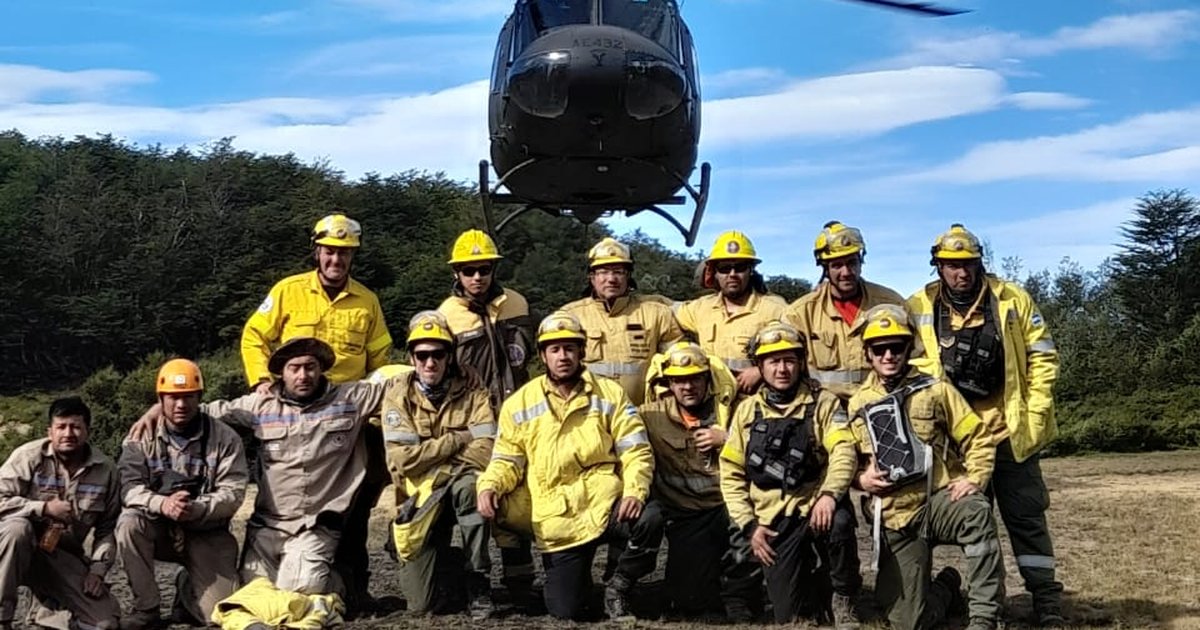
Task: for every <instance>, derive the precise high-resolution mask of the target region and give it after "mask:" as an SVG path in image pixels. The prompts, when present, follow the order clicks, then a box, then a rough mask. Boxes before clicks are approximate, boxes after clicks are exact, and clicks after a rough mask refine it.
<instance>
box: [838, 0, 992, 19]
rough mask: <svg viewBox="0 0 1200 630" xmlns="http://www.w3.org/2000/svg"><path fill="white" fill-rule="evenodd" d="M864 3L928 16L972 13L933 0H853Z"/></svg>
mask: <svg viewBox="0 0 1200 630" xmlns="http://www.w3.org/2000/svg"><path fill="white" fill-rule="evenodd" d="M853 1H854V2H861V3H863V4H873V5H876V6H881V7H887V8H889V9H896V10H898V11H908V12H910V13H917V14H920V15H924V16H926V17H947V16H951V15H960V14H963V13H970V10H969V9H953V8H950V7H941V6H938V5H936V4H933V3H932V2H905V1H904V0H853Z"/></svg>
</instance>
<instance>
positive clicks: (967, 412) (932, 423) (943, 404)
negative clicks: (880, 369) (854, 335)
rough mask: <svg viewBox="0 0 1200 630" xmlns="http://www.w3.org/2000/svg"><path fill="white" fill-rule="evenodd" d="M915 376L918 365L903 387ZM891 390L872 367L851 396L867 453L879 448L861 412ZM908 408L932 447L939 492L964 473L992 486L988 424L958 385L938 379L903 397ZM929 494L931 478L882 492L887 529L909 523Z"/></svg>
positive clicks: (859, 435)
mask: <svg viewBox="0 0 1200 630" xmlns="http://www.w3.org/2000/svg"><path fill="white" fill-rule="evenodd" d="M916 378H919V374H918V373H917V371H916V370H913V371H912V372H911V373H910V374H909V375H908V376H907V377H906V379H905V380H904V382H903V383H901V385H900V386H901V387H903V386H904V385H907V384H908V383H909V382H910V381H911V380H912V379H916ZM887 395H888V391H887V389H886V388H884V386H883V382H882V381H881V380H879V377H878V376H876V375H875V373H874V372H872V373H871V375H870V376H868V377H867V381H866V382H865V383H863V385H862V387H861V388H860V389H859V390H858V392H856V393H855V394H854V396H852V397H851V398H850V406H849V412H850V418H851V421H850V429H851V430H852V431H853V432H854V438H855V441H856V442H857V445H858V450H859V451H860V452H862V453H865V454H868V455H870V454H872V453H873V452H874V448H873V447H872V445H871V436H870V434H869V433H868V431H867V425H866V421H865V420H864V418H863V416H862V413H861V412H862V410H863V408H864V407H866V406H867V405H870V404H871V403H874V402H877V401H879V400H880V399H882V398H883V397H885V396H887ZM904 411H905V413H906V414H907V415H908V421H909V423H910V424H911V425H912V430H913V432H914V433H916V434H917V437H918V438H920V439H921V441H922V442H924V443H925V444H926V445H927V446H928V447H929V448H931V449H933V471H932V473H931V474H932V475H933V489H934V491H935V492H936V491H938V490H941V489H942V488H945V487H946V486H948V485H950V482H951V481H953V480H955V479H958V478H959V477H963V476H965V477H967V478H968V479H970V480H971V481H972V482H974V483H975V485H977V486H979V487H980V488H984V487H986V486H987V483H988V481H989V480H990V479H991V477H992V465H993V464H994V463H995V459H996V447H995V444H993V442H992V436H991V433H990V431H989V430H988V426H987V425H986V424H985V423H984V422H983V420H981V419H980V418H979V416H978V415H976V414H975V412H974V411H972V410H971V406H970V405H968V404H967V401H966V399H964V398H963V397H962V394H959V393H958V390H957V389H955V388H954V386H953V385H951V384H949V383H947V382H945V381H942V380H938V381H937V382H936V383H934V384H933V385H930V386H929V387H926V388H924V389H920V390H917V391H916V392H913V393H912V394H911V395H909V396H908V398H906V399H905V401H904ZM951 442H953V443H951ZM925 493H926V482H925V481H923V480H922V481H914V482H912V483H908V484H905V485H903V486H900V487H899V488H897V489H895V491H893V492H891V493H889V494H886V495H883V496H882V497H880V498H881V501H882V503H881V508H882V510H883V522H884V524H885V525H886V526H887V528H888V529H901V528H903V527H904V526H905V525H908V524H909V523H910V522H911V521H912V519H913V518H914V517H916V515H917V512H918V511H920V509H921V506H923V505H925V502H926V500H927V497H926V496H925Z"/></svg>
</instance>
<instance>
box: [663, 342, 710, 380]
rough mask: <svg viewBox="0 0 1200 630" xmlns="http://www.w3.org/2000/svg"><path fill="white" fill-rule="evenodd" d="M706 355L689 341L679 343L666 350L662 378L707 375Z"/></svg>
mask: <svg viewBox="0 0 1200 630" xmlns="http://www.w3.org/2000/svg"><path fill="white" fill-rule="evenodd" d="M708 369H709V368H708V355H706V354H704V350H701V349H700V346H698V345H696V344H694V343H691V342H690V341H680V342H678V343H676V344H674V345H672V346H671V347H670V348H668V349H667V356H666V358H665V359H664V360H663V371H662V373H663V376H694V375H696V374H707V373H708Z"/></svg>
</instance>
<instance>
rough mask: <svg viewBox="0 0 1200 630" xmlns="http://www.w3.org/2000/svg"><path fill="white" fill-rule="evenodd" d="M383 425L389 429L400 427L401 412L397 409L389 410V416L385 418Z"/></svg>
mask: <svg viewBox="0 0 1200 630" xmlns="http://www.w3.org/2000/svg"><path fill="white" fill-rule="evenodd" d="M383 423H384V424H386V425H388V426H389V427H398V426H400V412H399V411H397V410H395V409H391V410H389V411H388V412H387V416H385V417H384V419H383Z"/></svg>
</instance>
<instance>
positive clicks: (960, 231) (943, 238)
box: [929, 223, 983, 265]
mask: <svg viewBox="0 0 1200 630" xmlns="http://www.w3.org/2000/svg"><path fill="white" fill-rule="evenodd" d="M929 253H930V254H931V255H932V256H933V260H930V261H929V264H931V265H936V264H937V261H939V260H973V259H977V258H983V246H981V245H980V244H979V239H978V238H975V235H974V234H972V233H970V232H969V231H967V228H965V227H963V226H962V224H961V223H955V224H954V225H951V226H950V229H949V230H947V231H946V232H945V233H943V234H941V235H939V236H938V237H937V240H936V241H934V242H933V247H931V248H929Z"/></svg>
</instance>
